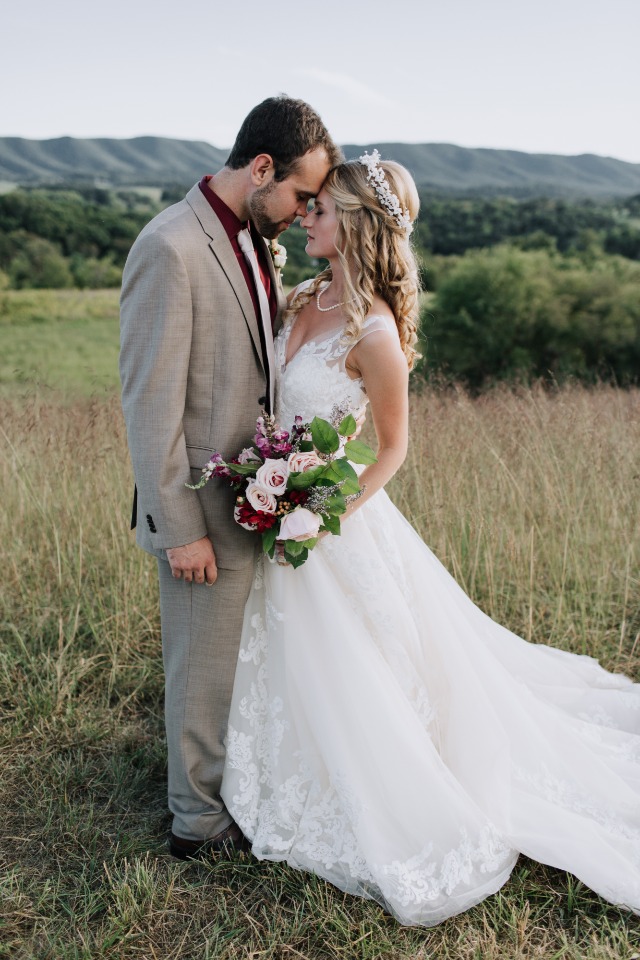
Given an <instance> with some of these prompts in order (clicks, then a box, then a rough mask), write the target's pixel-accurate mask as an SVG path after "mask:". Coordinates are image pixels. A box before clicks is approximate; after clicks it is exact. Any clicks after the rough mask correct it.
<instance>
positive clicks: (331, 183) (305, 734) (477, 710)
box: [222, 151, 640, 925]
mask: <svg viewBox="0 0 640 960" xmlns="http://www.w3.org/2000/svg"><path fill="white" fill-rule="evenodd" d="M417 212H418V198H417V193H416V189H415V185H414V184H413V181H412V180H411V178H410V176H409V174H408V173H407V171H406V170H405V169H404V168H403V167H401V166H399V165H398V164H396V163H390V162H385V163H381V162H380V160H379V156H378V154H377V151H376V152H374V154H373V155H372V156H370V155H368V154H365V155H364V156H363V157H361V158H360V160H355V161H350V162H347V163H343V164H341V165H340V166H338V167H336V168H334V169H333V170H332V171H331V172H330V174H329V176H328V177H327V180H326V181H325V184H324V186H323V189H322V190H321V192H320V194H319V195H318V197H317V200H316V202H315V206H314V208H313V210H312V211H311V212H310V213H309V214H308V215H307V217H306V218H305V219H304V220H303V221H302V225H303V227H305V228H306V230H307V234H308V242H307V247H306V249H307V253H308V254H309V255H310V256H312V257H317V258H326V259H327V260H328V261H329V268H328V269H327V270H325V271H324V272H323V273H321V274H320V275H319V276H318V277H316V278H315V279H314V280H312V281H310V282H308V283H305V284H302V285H300V286H299V287H298V288H297V289H296V290H295V291H294V293H293V296H292V299H291V302H290V308H289V311H288V315H287V318H286V319H285V323H284V326H283V329H282V330H281V332H280V334H279V335H278V338H277V340H276V362H277V364H278V369H279V384H278V401H277V420H278V422H279V423H280V424H281V426H282V427H283V428H285V429H286V428H287V427H288V426H289V425H290V424H292V423H293V422H294V418H295V417H296V415H301V416H302V417H303V419H304V420H305V421H307V420H310V419H312V418H313V417H314V416H320V417H325V418H330V417H331V414H332V411H333V410H334V408H335V407H336V406H338V407H341V408H342V409H343V410H344V409H346V408H348V410H350V411H358V410H359V409H360V408H362V407H363V406H364V405H365V404H367V403H368V404H369V411H370V416H371V418H372V420H373V424H374V427H375V431H376V435H377V439H378V454H377V455H378V461H377V463H375V464H373V465H371V466H368V467H366V468H365V470H364V471H363V472H362V474H361V477H360V482H361V485H363V486H364V494H363V495H362V496H360V498H359V499H355V500H353V501H352V502H351V503H350V504H349V507H348V510H347V513H346V515H345V516H344V517H343V523H342V531H341V536H339V537H337V536H326V537H325V538H324V539H323V540H322V541H321V542H320V543H319V544H318V546H317V547H316V549H315V550H313V551H312V552H311V554H310V556H309V559H308V560H307V562H306V563H305V564H304V565H303V566H302V567H299V568H298V569H297V570H294V569H293V568H292V567H290V566H288V565H281V564H278V563H274V562H271V561H269V560H267V559H265V558H262V559H261V560H260V561H259V563H258V567H257V570H256V576H255V582H254V585H253V588H252V591H251V594H250V596H249V600H248V602H247V606H246V610H245V619H244V627H243V634H242V640H241V645H240V653H239V659H238V665H237V672H236V679H235V687H234V694H233V702H232V707H231V714H230V722H229V729H228V743H227V761H226V767H225V773H224V779H223V787H222V797H223V799H224V801H225V804H226V806H227V808H228V810H229V812H230V813H231V816H232V817H233V818H234V819H235V821H236V822H237V823H238V824H239V826H240V828H241V829H242V831H243V833H244V834H245V835H246V837H247V838H248V839H249V840H250V841H251V843H252V851H253V853H254V855H255V856H256V857H258V858H260V859H268V860H284V861H286V862H287V863H289V864H291V866H293V867H296V868H299V869H303V870H309V871H313V872H314V873H316V874H318V875H319V876H321V877H324V878H325V879H326V880H328V881H330V882H331V883H333V884H335V885H336V886H337V887H339V888H340V889H341V890H344V891H347V892H349V893H353V894H358V895H360V896H363V897H370V898H372V899H374V900H376V901H378V902H379V903H380V904H382V905H383V906H384V907H385V908H386V909H387V910H388V911H389V912H391V913H392V914H393V915H394V916H395V917H396V918H397V919H398V920H399V921H400V922H401V923H403V924H423V925H432V924H436V923H439V922H440V921H442V920H444V919H445V918H447V917H450V916H452V915H454V914H457V913H460V912H461V911H463V910H466V909H468V908H469V907H471V906H472V905H473V904H475V903H477V902H478V901H480V900H482V899H483V898H484V897H487V896H489V895H490V894H492V893H494V892H495V891H496V890H497V889H498V888H499V887H500V886H502V884H504V883H505V881H506V880H507V878H508V877H509V873H510V871H511V870H512V868H513V866H514V864H515V862H516V859H517V857H518V854H519V853H524V854H526V855H527V856H529V857H532V858H534V859H536V860H539V861H541V862H543V863H546V864H550V865H552V866H555V867H559V868H561V869H563V870H568V871H570V872H572V873H573V874H575V875H576V876H577V877H579V878H580V879H581V880H582V881H584V883H585V884H587V885H588V886H589V887H591V888H592V889H593V890H595V891H596V892H597V893H599V894H600V895H602V896H603V897H605V898H607V899H608V900H610V901H611V902H613V903H616V904H621V905H623V906H625V907H627V908H629V909H631V910H634V911H636V912H640V685H638V684H633V683H632V682H631V680H629V679H627V678H626V677H623V676H619V675H614V674H610V673H607V672H605V671H604V670H603V669H602V668H601V667H600V666H599V665H598V664H597V663H596V661H594V660H592V659H590V658H588V657H584V656H576V655H573V654H569V653H565V652H563V651H562V650H556V649H552V648H550V647H547V646H544V645H541V644H537V645H536V644H530V643H527V642H526V641H524V640H522V639H520V638H519V637H517V636H515V635H514V634H512V633H510V632H509V631H508V630H507V629H505V628H504V627H501V626H499V625H498V624H496V623H494V622H493V621H492V620H490V619H489V617H487V616H485V614H483V613H482V612H481V611H480V610H479V609H478V608H477V607H476V606H474V604H473V603H472V602H471V600H470V599H469V598H468V597H467V596H466V594H465V593H464V592H463V591H462V590H461V588H460V587H458V585H457V584H456V582H455V581H454V580H453V579H452V577H451V576H450V575H449V574H448V573H447V571H446V570H445V569H444V567H443V566H442V565H441V564H440V563H439V562H438V560H437V559H436V558H435V557H434V555H433V554H432V553H431V551H430V550H429V549H428V547H427V546H426V545H425V544H424V543H423V542H422V540H421V539H420V538H419V536H418V535H417V533H416V532H415V531H414V530H413V528H412V527H411V526H410V525H409V523H408V522H407V521H406V520H405V519H404V517H403V516H402V515H401V514H400V513H399V512H398V510H397V509H396V508H395V507H394V506H393V504H392V503H391V501H390V500H389V498H388V497H387V495H386V493H385V492H384V490H383V487H384V485H385V483H386V482H387V481H388V480H389V478H390V477H391V476H392V475H393V474H394V472H395V471H396V470H397V469H398V467H399V466H400V465H401V463H402V461H403V459H404V456H405V452H406V447H407V406H408V402H407V381H408V371H409V368H410V367H411V365H412V363H413V359H414V357H415V351H414V347H413V344H414V342H415V339H416V337H415V330H416V321H417V316H418V282H417V271H416V265H415V261H414V258H413V255H412V252H411V248H410V244H409V235H410V232H411V223H412V221H413V220H414V219H415V217H416V215H417ZM280 559H282V557H281V558H280Z"/></svg>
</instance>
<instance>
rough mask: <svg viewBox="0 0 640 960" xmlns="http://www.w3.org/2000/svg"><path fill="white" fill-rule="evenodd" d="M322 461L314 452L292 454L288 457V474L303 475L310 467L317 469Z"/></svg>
mask: <svg viewBox="0 0 640 960" xmlns="http://www.w3.org/2000/svg"><path fill="white" fill-rule="evenodd" d="M321 463H323V461H322V460H321V459H320V457H319V456H318V454H317V453H316V452H315V451H314V450H309V452H308V453H292V454H291V456H290V457H289V471H290V473H304V471H305V470H311V468H312V467H318V466H319V465H320V464H321Z"/></svg>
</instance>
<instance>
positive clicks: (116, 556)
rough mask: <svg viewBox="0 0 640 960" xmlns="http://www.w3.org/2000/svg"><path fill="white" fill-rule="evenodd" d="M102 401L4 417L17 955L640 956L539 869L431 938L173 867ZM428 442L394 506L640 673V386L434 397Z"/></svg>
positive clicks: (7, 770) (541, 615) (586, 898)
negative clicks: (639, 574)
mask: <svg viewBox="0 0 640 960" xmlns="http://www.w3.org/2000/svg"><path fill="white" fill-rule="evenodd" d="M30 296H31V295H30ZM76 296H77V295H76ZM69 297H70V299H69V301H68V302H69V304H73V309H74V310H77V311H78V313H79V315H80V316H85V315H87V311H88V310H89V306H88V304H89V303H90V302H91V300H90V299H89V300H87V301H84V304H83V305H82V304H79V303H78V302H76V301H75V300H74V299H73V297H72V296H70V295H69ZM80 297H84V295H80ZM26 299H27V298H26V297H25V300H24V301H23V305H24V303H25V302H26ZM107 299H108V298H107ZM107 299H105V301H104V303H106V302H107ZM34 302H35V301H34ZM45 302H49V303H51V302H53V300H51V301H45ZM56 302H57V304H58V309H59V312H60V316H59V319H58V321H55V322H59V323H60V324H62V325H64V323H65V319H64V300H63V298H62V297H61V298H60V299H57V298H56ZM100 302H101V301H100V299H99V297H96V300H95V301H94V305H95V304H99V303H100ZM24 309H25V310H26V307H24ZM30 309H35V307H31V308H30ZM96 309H98V307H96ZM55 322H54V321H53V320H50V321H49V323H50V325H51V326H55ZM96 322H98V320H96ZM108 322H109V321H108V320H107V318H106V317H105V319H104V323H105V324H107V323H108ZM45 326H46V324H45ZM1 329H2V330H3V333H4V327H2V328H1ZM85 329H86V330H87V331H88V330H89V327H87V328H85ZM53 357H54V355H53V354H52V355H51V357H50V366H49V368H48V370H47V371H46V373H47V375H48V378H50V379H47V382H48V383H51V384H55V382H56V378H57V376H58V372H57V370H55V369H54V366H53ZM80 380H81V377H80V374H79V381H80ZM90 387H91V383H90V381H89V380H85V381H84V382H81V383H80V382H79V386H78V392H77V399H74V397H73V395H72V393H71V391H70V390H69V389H67V390H65V391H63V392H62V393H61V394H57V393H56V392H55V391H53V390H51V389H47V390H43V389H38V388H37V387H35V386H34V385H33V384H31V383H26V382H21V383H19V384H17V387H16V391H10V392H7V394H6V395H5V396H4V397H0V423H1V428H0V483H1V484H2V491H3V511H2V514H1V515H0V543H1V548H0V549H1V555H0V564H1V569H2V586H1V587H0V591H1V593H0V596H1V603H2V607H1V612H0V631H1V636H0V641H1V643H0V720H1V728H0V729H1V733H0V737H1V740H0V744H1V753H0V764H1V766H0V803H1V807H2V811H3V830H2V833H1V835H0V862H1V864H2V871H1V874H0V957H7V958H12V960H14V958H16V960H31V958H34V960H45V958H46V960H49V958H51V960H89V958H91V960H94V958H105V960H106V958H109V960H111V958H113V960H116V958H117V960H120V958H123V960H129V958H131V960H134V958H143V960H147V958H149V960H152V958H158V960H160V958H161V960H174V958H175V960H178V958H181V960H182V958H186V960H203V958H220V960H241V958H242V960H250V958H251V960H258V958H260V960H262V958H273V960H289V958H291V960H293V958H300V957H302V958H306V960H355V958H361V960H377V958H385V960H386V958H393V960H409V958H412V960H516V958H518V960H520V958H523V960H534V958H545V960H552V958H556V960H614V958H615V960H618V958H619V960H630V958H631V957H632V956H633V955H634V954H639V955H640V918H638V917H635V916H632V915H630V914H628V913H626V912H624V911H622V910H619V909H617V908H615V907H612V906H610V905H609V904H607V903H606V902H604V901H602V900H601V899H600V898H598V897H597V896H596V895H595V894H594V893H592V892H591V891H589V890H587V889H586V888H585V887H584V886H583V885H582V884H580V883H579V882H578V881H576V880H575V878H573V877H571V876H570V875H567V874H565V873H563V872H561V871H557V870H553V869H551V868H548V867H544V866H542V865H540V864H536V863H533V862H531V861H528V860H526V859H525V858H521V860H520V861H519V863H518V865H517V867H516V870H515V871H514V873H513V875H512V877H511V879H510V881H509V882H508V883H507V884H506V885H505V887H503V889H502V890H501V891H500V892H499V893H498V894H496V895H495V896H493V897H491V898H489V899H488V900H486V901H485V902H484V903H482V904H480V905H478V906H477V907H475V908H474V909H472V910H470V911H469V912H468V913H466V914H464V915H462V916H460V917H456V918H453V919H452V920H450V921H447V922H446V923H444V924H442V925H441V926H439V927H436V928H434V929H432V930H420V929H405V928H402V927H399V926H398V924H397V923H396V922H395V921H394V920H392V919H391V918H389V917H388V916H386V915H385V914H384V912H383V911H382V910H381V909H380V908H379V907H378V906H377V905H375V904H373V903H371V902H367V901H363V900H359V899H357V898H354V897H350V896H346V895H343V894H342V893H340V892H339V891H337V890H335V889H334V888H333V887H330V886H329V885H327V884H326V883H324V882H322V881H320V880H318V879H317V878H314V877H311V876H307V875H305V874H300V873H296V872H295V871H293V870H291V869H289V868H288V867H286V866H283V865H274V864H260V863H257V862H256V861H254V860H252V859H251V858H250V857H249V856H243V855H238V856H234V857H232V858H231V859H229V860H224V861H221V862H218V863H216V864H213V865H210V866H206V865H198V864H181V863H178V862H176V861H174V860H173V859H171V858H170V857H169V856H168V854H167V852H166V849H165V846H164V837H165V834H166V831H167V829H168V826H169V818H168V816H167V812H166V768H165V746H164V730H163V721H162V696H163V677H162V667H161V660H160V634H159V617H158V598H157V585H156V579H155V570H154V565H153V562H152V560H151V558H149V557H147V556H146V555H144V554H143V553H142V552H141V551H139V550H137V549H136V548H135V546H134V544H133V541H132V536H131V534H130V532H129V530H128V516H129V506H130V494H131V487H132V482H131V472H130V467H129V463H128V457H127V452H126V443H125V435H124V428H123V424H122V418H121V414H120V409H119V404H118V400H117V397H116V396H114V395H111V396H104V395H101V394H100V395H94V396H93V397H92V396H90V394H91V389H90ZM16 392H17V393H19V394H21V395H20V396H18V397H16V396H15V393H16ZM411 435H412V445H411V451H410V455H409V458H408V460H407V463H406V464H405V467H404V468H403V471H402V473H401V475H400V476H398V477H397V478H396V479H395V480H394V482H393V484H392V485H391V490H390V492H391V494H392V496H393V497H394V499H395V500H396V502H398V504H399V505H400V506H401V508H402V509H403V510H404V511H405V513H406V514H407V515H408V516H409V517H410V518H411V519H412V521H413V522H414V523H415V525H416V526H417V527H418V529H419V530H420V532H421V533H422V534H423V536H425V538H426V540H427V541H428V542H429V544H430V545H431V546H432V547H433V549H434V551H435V552H436V554H437V555H438V556H439V557H440V558H441V559H442V560H443V562H444V563H445V564H446V565H447V566H448V568H449V569H450V570H451V571H452V572H453V573H454V575H455V576H456V577H457V579H458V580H459V582H460V583H462V584H463V586H464V587H465V589H466V590H467V591H468V592H469V593H470V595H471V596H472V597H473V599H474V600H475V601H476V602H477V603H479V604H480V606H482V608H483V609H485V610H486V611H487V612H488V613H490V614H491V616H493V617H495V618H496V619H498V620H499V621H500V622H502V623H504V624H505V625H506V626H508V627H510V628H511V629H513V630H515V631H516V632H518V633H521V634H523V635H525V636H527V637H529V638H530V639H532V640H533V641H540V642H551V643H552V644H553V645H556V646H558V647H562V648H564V649H569V650H573V651H576V652H580V653H582V652H586V653H590V654H593V655H596V656H598V657H599V658H600V659H601V661H602V663H603V664H604V665H605V666H606V667H608V668H609V669H615V670H622V671H624V672H626V673H628V674H630V675H632V676H634V677H636V678H640V615H639V611H640V583H639V581H638V569H639V562H638V561H639V560H640V543H639V542H638V537H637V531H638V529H639V524H640V496H639V492H640V490H639V488H640V480H639V479H638V473H639V471H638V463H639V462H640V391H637V390H636V391H628V392H623V391H618V390H615V389H613V388H609V387H601V388H598V389H595V390H586V389H584V388H581V387H577V386H574V387H567V388H565V389H562V390H559V391H557V392H556V393H547V392H543V391H536V390H521V391H513V390H508V389H503V390H499V391H496V392H494V393H491V394H488V395H486V396H483V397H481V398H478V399H475V400H473V399H470V398H469V397H468V396H467V395H466V394H464V393H463V392H457V391H450V392H442V391H437V390H427V391H425V392H424V393H422V394H420V393H418V394H415V395H414V396H413V397H412V405H411Z"/></svg>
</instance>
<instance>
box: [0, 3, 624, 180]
mask: <svg viewBox="0 0 640 960" xmlns="http://www.w3.org/2000/svg"><path fill="white" fill-rule="evenodd" d="M10 4H11V7H12V8H13V9H10V10H9V9H7V7H8V4H7V6H5V12H4V13H3V15H2V21H1V22H2V27H3V31H2V32H3V42H2V55H1V56H0V91H2V96H1V102H2V105H1V107H0V136H20V137H27V138H34V139H46V138H50V137H59V136H74V137H135V136H140V135H147V134H151V135H157V136H166V137H175V138H179V139H186V140H205V141H207V142H208V143H212V144H214V146H217V147H221V148H226V147H229V146H230V145H231V144H232V143H233V139H234V137H235V133H236V132H237V129H238V127H239V125H240V123H241V122H242V119H243V118H244V116H245V115H246V114H247V113H248V111H249V110H250V109H251V107H253V106H254V105H255V104H256V103H258V102H260V100H262V99H264V97H267V96H272V95H274V94H277V93H282V92H284V93H287V94H288V95H289V96H294V97H300V98H302V99H304V100H307V101H308V102H309V103H311V104H312V105H313V106H314V107H315V108H316V110H318V112H319V113H320V115H321V116H322V118H323V120H324V121H325V123H326V124H327V126H328V127H329V130H330V131H331V133H332V134H333V137H334V139H335V140H337V141H338V142H339V143H342V144H344V143H358V144H364V143H367V144H369V143H374V144H375V143H383V142H389V141H401V142H411V143H455V144H459V145H461V146H466V147H494V148H506V149H513V150H524V151H527V152H531V153H559V154H580V153H595V154H600V155H602V156H611V157H617V158H618V159H621V160H628V161H631V162H633V163H640V122H639V120H640V56H639V55H638V39H639V37H640V0H606V2H605V0H597V2H596V0H535V2H533V0H524V2H523V0H438V2H437V3H436V2H433V0H387V2H380V0H366V2H361V0H322V3H314V2H313V0H296V2H293V0H268V2H264V0H260V2H258V0H233V2H232V0H228V2H225V3H220V2H217V0H210V2H209V3H208V4H205V3H201V2H198V3H196V2H195V0H174V2H173V3H171V4H166V5H163V3H162V0H156V2H154V3H151V2H150V0H110V2H109V3H108V4H96V3H91V2H87V0H82V2H80V0H56V2H55V3H52V2H51V0H46V2H45V0H32V2H31V3H29V4H19V3H18V0H10Z"/></svg>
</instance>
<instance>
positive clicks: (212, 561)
mask: <svg viewBox="0 0 640 960" xmlns="http://www.w3.org/2000/svg"><path fill="white" fill-rule="evenodd" d="M167 560H168V561H169V565H170V567H171V573H172V575H173V576H174V577H175V578H176V580H184V581H185V583H191V581H193V582H194V583H206V584H207V586H209V587H210V586H212V585H213V584H214V583H215V582H216V579H217V577H218V568H217V566H216V555H215V553H214V552H213V544H212V543H211V540H210V539H209V537H201V538H200V540H195V541H194V542H193V543H185V545H184V546H183V547H169V549H168V550H167Z"/></svg>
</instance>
